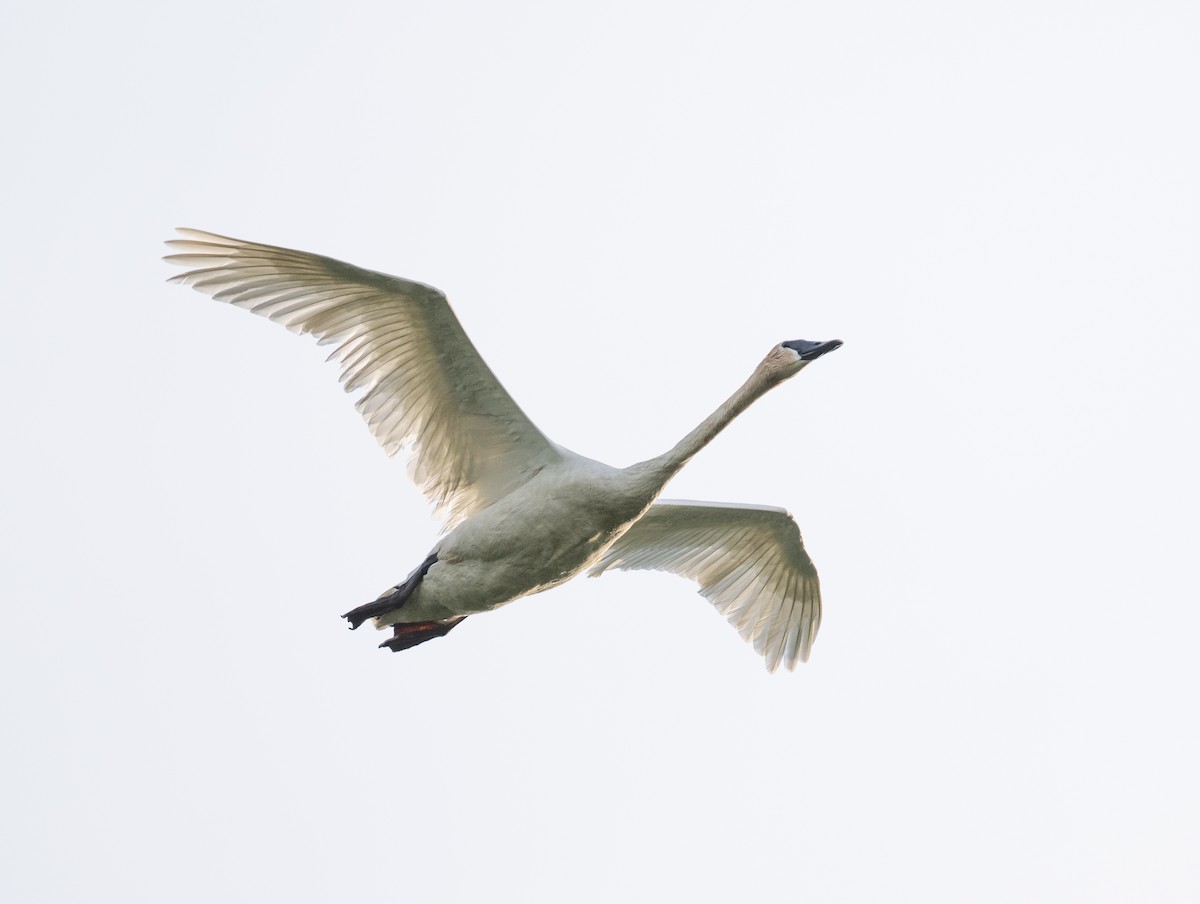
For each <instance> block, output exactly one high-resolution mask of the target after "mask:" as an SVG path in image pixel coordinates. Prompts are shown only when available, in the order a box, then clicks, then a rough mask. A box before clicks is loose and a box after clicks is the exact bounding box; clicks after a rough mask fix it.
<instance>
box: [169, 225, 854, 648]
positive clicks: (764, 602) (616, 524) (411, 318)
mask: <svg viewBox="0 0 1200 904" xmlns="http://www.w3.org/2000/svg"><path fill="white" fill-rule="evenodd" d="M178 232H179V233H180V234H181V235H182V236H183V238H179V239H173V240H170V241H168V242H167V245H169V246H171V248H172V249H174V250H175V251H176V253H173V254H170V255H167V257H166V258H165V260H167V261H169V262H170V263H172V264H177V265H180V266H184V267H187V268H189V269H188V270H187V272H185V273H181V274H179V275H177V276H175V277H172V281H173V282H180V283H185V284H187V285H191V286H192V287H193V288H195V289H197V290H199V291H201V292H204V293H205V294H208V295H211V296H212V297H213V298H215V299H216V300H218V301H224V302H228V303H230V304H233V305H237V306H238V307H240V308H245V309H246V310H248V311H251V312H253V313H255V314H259V315H261V316H263V317H268V318H270V319H271V320H274V321H276V322H277V323H282V324H283V325H284V326H285V327H287V328H288V329H289V330H291V331H292V332H295V333H310V334H312V335H313V336H316V337H317V339H318V340H319V343H320V344H321V345H333V346H334V351H333V354H332V355H330V360H333V359H337V361H338V362H339V363H340V364H341V367H342V376H341V379H342V381H343V382H344V383H345V384H346V391H347V392H354V391H355V390H360V389H361V390H365V392H364V393H363V395H362V397H361V398H360V399H359V400H358V403H357V408H358V410H359V411H360V412H361V413H362V415H363V417H364V418H365V419H366V421H367V426H368V427H369V428H370V430H371V432H372V433H373V434H374V435H375V438H376V439H377V440H378V441H379V443H380V445H382V446H383V447H384V449H385V450H386V452H387V453H388V455H393V454H395V453H396V452H397V451H398V450H400V449H402V448H405V447H407V448H408V451H409V455H410V462H409V473H410V474H411V476H412V478H413V480H415V481H416V483H417V485H418V486H419V487H420V488H421V491H422V492H423V493H424V494H425V495H426V497H428V498H429V500H430V501H431V502H432V503H433V505H434V506H435V508H436V509H437V510H438V511H440V512H442V513H444V514H445V516H446V520H447V525H446V530H447V533H445V535H444V536H443V537H442V538H441V539H440V540H439V541H438V542H437V543H436V544H435V545H434V547H433V550H432V551H431V552H430V553H429V555H428V556H427V557H426V558H425V560H424V561H423V562H422V563H421V564H420V565H419V566H418V567H417V568H416V569H415V570H414V571H413V572H412V573H411V574H410V575H409V576H408V578H407V579H406V580H405V581H403V582H402V583H400V584H398V585H396V586H395V587H391V588H389V589H388V590H387V591H385V592H384V593H383V594H382V595H381V596H380V597H379V598H378V599H377V600H375V601H374V602H371V603H368V604H366V605H364V606H359V607H358V608H357V609H353V610H351V611H350V612H347V613H346V615H345V616H344V617H345V618H347V619H349V621H350V626H351V628H357V627H358V626H359V625H360V624H362V623H363V622H364V621H366V620H367V619H369V618H373V619H374V620H375V624H376V626H377V627H379V628H386V627H391V628H392V630H393V636H392V637H391V638H389V639H388V640H387V641H386V642H385V643H383V644H381V645H380V646H382V647H388V648H390V649H392V650H394V651H398V650H404V649H407V648H409V647H412V646H416V645H417V644H419V643H423V642H424V641H426V640H430V639H432V638H434V637H441V636H443V635H445V634H446V633H448V632H449V631H450V629H451V628H453V627H454V626H455V625H457V624H458V623H459V622H461V621H462V620H463V619H464V618H466V617H467V616H468V615H473V614H475V613H477V612H487V611H489V610H491V609H496V608H499V607H500V606H503V605H504V604H505V603H510V602H512V601H513V600H515V599H518V598H520V597H523V596H528V595H529V594H531V593H537V592H539V591H542V590H547V589H549V588H550V587H556V586H558V585H559V584H562V583H564V582H566V581H568V580H570V579H571V578H573V577H575V575H577V574H579V573H580V572H582V571H584V570H587V569H590V572H591V574H592V575H598V574H600V573H602V572H604V571H606V570H607V569H609V568H627V569H655V570H659V571H669V572H672V573H673V574H678V575H681V576H683V577H688V578H692V579H693V580H695V581H697V582H698V583H699V585H700V593H701V594H702V595H703V596H704V597H706V598H707V599H708V600H709V601H710V602H711V603H712V604H713V605H714V606H716V608H717V609H718V611H720V612H721V614H723V615H724V616H725V617H726V618H728V619H729V621H730V623H731V624H733V626H734V627H736V628H737V629H738V631H739V632H740V633H741V635H742V637H744V638H745V639H746V640H748V641H750V642H752V643H753V644H754V648H755V649H756V650H757V651H758V652H759V653H761V654H762V655H763V656H764V657H765V658H766V664H767V668H768V669H770V670H772V671H774V670H775V669H776V668H777V667H778V666H779V665H780V663H783V664H784V665H786V666H787V667H788V668H790V669H794V668H795V667H796V663H797V662H798V661H800V660H807V659H808V654H809V650H810V649H811V648H812V643H813V639H814V638H815V637H816V635H817V628H818V626H819V625H820V621H821V592H820V585H819V583H818V580H817V572H816V569H815V568H814V567H813V563H812V560H811V559H810V558H809V557H808V554H807V553H806V552H805V551H804V544H803V541H802V540H801V538H800V531H799V529H798V528H797V527H796V523H795V522H794V521H793V520H792V518H791V516H790V515H789V514H788V513H787V512H786V511H784V510H783V509H780V508H768V507H765V506H756V505H721V504H718V503H714V502H684V501H666V500H659V501H657V502H656V501H655V499H656V498H657V496H658V494H659V493H660V492H661V491H662V488H663V487H664V486H665V485H666V483H667V481H668V480H670V479H671V477H673V476H674V475H675V473H676V472H677V471H678V470H679V469H680V468H682V467H683V466H684V464H686V463H687V462H688V461H689V460H690V459H691V457H692V456H693V455H695V454H696V453H697V452H699V451H700V450H701V449H702V448H703V447H704V446H705V445H706V444H707V443H708V442H709V441H711V440H712V438H713V437H715V436H716V435H717V434H718V433H719V432H720V431H721V430H722V429H724V427H725V426H726V425H727V424H728V423H729V422H730V421H732V420H733V419H734V418H735V417H736V416H737V415H738V414H740V413H741V412H742V411H744V410H745V409H746V408H747V407H748V406H749V405H750V403H752V402H753V401H754V400H755V399H757V398H758V397H759V396H761V395H762V394H763V393H765V392H766V391H767V390H769V389H771V388H773V387H775V386H777V385H779V384H780V383H782V382H783V381H784V380H786V379H788V378H789V377H792V376H794V375H795V374H796V373H798V372H799V371H800V369H801V368H803V367H804V366H806V365H807V364H808V363H809V362H810V361H813V360H814V359H816V358H817V357H819V356H821V355H823V354H825V353H826V352H829V351H832V350H833V349H835V348H837V347H838V346H840V345H841V344H842V343H841V342H840V341H839V340H832V341H829V342H807V341H804V340H800V339H798V340H795V341H792V342H783V343H780V344H779V345H776V346H775V347H774V348H772V349H771V351H770V352H769V353H768V354H767V356H766V358H764V359H763V360H762V362H761V363H760V364H759V365H758V367H757V368H756V369H755V371H754V373H753V374H751V376H750V379H749V380H747V381H746V383H745V384H744V385H743V386H742V387H741V388H740V389H738V391H737V392H735V393H734V394H733V395H732V396H731V397H730V398H729V400H728V401H726V402H725V404H723V405H722V406H721V407H720V408H718V409H717V410H716V411H714V412H713V413H712V414H711V415H709V416H708V417H707V418H706V419H705V420H704V421H703V422H702V423H701V424H700V425H699V426H698V427H696V429H694V430H693V431H692V432H691V433H689V434H688V435H687V436H685V437H684V438H683V439H681V440H680V441H679V442H678V443H677V444H676V445H675V447H674V448H672V449H671V450H670V451H668V452H666V453H664V454H663V455H659V456H658V457H656V458H651V459H648V460H646V461H643V462H639V463H638V464H635V465H631V466H629V467H628V468H613V467H610V466H609V465H606V464H602V463H601V462H598V461H593V460H592V459H590V458H584V457H583V456H581V455H577V454H575V453H574V452H571V451H570V450H569V449H564V448H563V447H562V446H559V445H556V444H555V443H553V442H551V441H550V440H548V439H547V438H546V437H545V436H544V435H543V434H542V432H541V431H540V430H538V428H537V427H535V426H534V425H533V423H532V422H531V421H530V420H529V419H528V418H527V417H526V416H525V414H524V412H522V411H521V409H520V408H518V407H517V405H516V403H515V402H514V401H513V400H512V398H511V397H510V396H509V394H508V393H507V392H506V391H505V390H504V387H503V386H501V385H500V383H499V381H498V380H497V379H496V377H495V376H494V375H493V374H492V372H491V370H489V369H488V366H487V365H486V364H485V363H484V362H483V359H482V358H481V357H480V356H479V353H478V352H477V351H476V350H475V347H474V346H473V345H472V344H471V341H470V340H469V339H468V338H467V334H466V333H465V332H463V328H462V327H461V326H460V325H459V322H458V319H457V318H456V317H455V316H454V313H453V312H452V311H451V310H450V305H449V304H448V303H447V301H446V296H445V295H443V294H442V293H441V292H439V291H438V290H437V289H434V288H432V287H430V286H426V285H422V284H421V283H417V282H412V281H410V280H407V279H399V278H397V277H395V276H388V275H386V274H384V273H376V272H375V271H373V270H364V269H361V268H359V267H355V266H352V265H351V264H346V263H343V262H341V261H337V260H334V259H332V258H328V257H322V256H320V255H316V254H308V253H305V252H302V251H292V250H289V249H287V248H276V247H274V246H272V245H259V244H256V243H254V242H243V241H240V240H238V239H231V238H227V237H225V236H219V235H213V234H211V233H208V232H201V231H198V230H195V229H179V230H178Z"/></svg>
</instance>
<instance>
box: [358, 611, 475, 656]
mask: <svg viewBox="0 0 1200 904" xmlns="http://www.w3.org/2000/svg"><path fill="white" fill-rule="evenodd" d="M464 618H466V616H465V615H460V616H458V618H446V619H443V620H442V621H425V622H409V623H408V624H403V623H402V624H398V625H392V633H393V634H394V636H393V637H391V638H389V639H388V640H385V641H384V642H383V643H381V644H380V645H379V648H380V649H381V650H382V649H383V648H384V647H387V648H388V649H389V650H391V651H392V652H393V653H399V652H400V651H401V650H407V649H408V648H409V647H415V646H416V645H417V644H419V643H425V641H427V640H433V639H434V638H435V637H445V636H446V635H447V634H449V633H450V629H451V628H453V627H454V626H455V625H457V624H458V623H459V622H460V621H462V620H463V619H464Z"/></svg>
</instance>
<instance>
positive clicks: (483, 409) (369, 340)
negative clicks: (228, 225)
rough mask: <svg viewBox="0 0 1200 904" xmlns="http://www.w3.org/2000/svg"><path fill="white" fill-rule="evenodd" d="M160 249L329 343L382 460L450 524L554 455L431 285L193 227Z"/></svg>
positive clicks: (213, 284)
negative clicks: (404, 474) (392, 462)
mask: <svg viewBox="0 0 1200 904" xmlns="http://www.w3.org/2000/svg"><path fill="white" fill-rule="evenodd" d="M177 231H178V232H179V233H180V234H181V235H182V236H184V238H180V239H174V240H171V241H168V242H167V245H169V246H171V248H173V249H175V251H176V252H177V253H174V254H170V255H167V257H166V258H165V260H167V261H169V262H170V263H172V264H177V265H180V266H184V267H188V268H190V269H188V270H187V272H185V273H181V274H179V275H178V276H175V277H172V280H171V281H172V282H180V283H185V284H187V285H190V286H192V287H193V288H195V289H197V290H199V291H201V292H204V293H205V294H207V295H211V296H212V297H213V298H215V299H216V300H217V301H224V302H228V303H229V304H233V305H237V306H238V307H239V308H245V309H246V310H248V311H251V312H252V313H255V314H258V315H260V316H262V317H267V318H269V319H271V320H274V321H275V322H276V323H281V324H283V325H284V326H286V327H287V328H288V329H289V330H291V331H292V332H294V333H310V334H312V335H313V336H315V337H316V338H317V339H318V341H319V344H320V345H334V346H335V348H334V351H333V354H332V355H330V356H329V360H331V361H332V360H334V359H336V360H337V361H338V362H339V363H340V364H341V366H342V376H341V379H342V382H344V383H345V384H346V391H347V392H354V391H356V390H360V389H362V390H366V391H365V393H364V394H363V396H362V397H361V398H360V399H359V400H358V402H357V403H356V406H355V407H357V408H358V410H359V412H360V413H361V414H362V416H363V417H364V418H365V419H366V421H367V426H368V427H369V428H370V430H371V433H373V434H374V436H375V438H376V439H377V440H378V441H379V444H380V445H381V446H383V448H384V450H385V451H386V452H387V454H388V455H394V454H395V453H396V452H397V451H398V450H400V449H402V448H404V447H408V449H409V452H410V456H411V457H410V460H409V474H410V476H411V477H412V478H413V480H414V481H415V482H416V484H417V486H419V487H420V488H421V491H422V492H423V493H424V494H425V496H426V497H427V498H428V499H429V500H430V502H432V503H433V504H434V507H435V508H436V509H437V510H438V511H439V512H441V513H444V514H445V515H446V519H447V526H449V525H452V524H454V523H456V522H458V521H460V520H462V519H463V518H465V517H467V516H469V515H472V514H474V513H475V512H477V511H479V510H481V509H483V508H486V507H487V506H488V505H490V504H491V503H493V502H495V501H496V500H497V499H500V498H501V497H503V496H505V495H506V494H508V493H510V492H511V491H512V490H514V489H515V488H517V487H518V486H520V485H521V484H523V483H524V482H525V481H526V480H528V479H529V478H530V477H532V476H533V475H534V474H536V473H537V472H538V471H539V470H540V469H541V468H542V467H544V466H545V465H546V464H549V463H551V462H554V461H557V460H559V458H560V455H559V452H558V451H557V449H556V447H555V446H554V445H553V444H552V443H551V442H550V441H549V440H548V439H546V437H545V436H544V435H543V434H542V432H541V431H540V430H538V429H537V427H535V426H534V425H533V424H532V422H530V420H529V419H528V418H527V417H526V416H525V414H524V412H522V411H521V409H520V408H518V407H517V405H516V403H515V402H514V401H513V400H512V397H511V396H509V394H508V393H507V392H506V391H505V389H504V387H503V386H501V385H500V381H498V380H497V379H496V377H495V376H494V375H493V374H492V372H491V370H489V369H488V366H487V365H486V364H485V363H484V362H483V359H482V358H481V357H480V356H479V352H477V351H476V350H475V346H473V345H472V344H471V340H470V339H468V338H467V334H466V333H465V332H463V328H462V326H460V325H459V322H458V318H456V317H455V316H454V312H453V311H451V310H450V305H449V304H448V303H447V301H446V296H445V295H443V294H442V293H441V292H439V291H438V290H437V289H434V288H432V287H430V286H425V285H422V284H421V283H417V282H411V281H410V280H407V279H399V278H397V277H395V276H388V275H387V274H384V273H376V272H374V271H373V270H364V269H361V268H359V267H355V266H352V265H351V264H346V263H342V262H341V261H337V260H334V259H333V258H328V257H322V256H320V255H316V254H307V253H305V252H303V251H292V250H289V249H287V248H276V247H274V246H272V245H259V244H256V243H253V242H243V241H240V240H238V239H231V238H227V237H225V236H220V235H213V234H211V233H208V232H200V231H198V230H195V229H179V230H177Z"/></svg>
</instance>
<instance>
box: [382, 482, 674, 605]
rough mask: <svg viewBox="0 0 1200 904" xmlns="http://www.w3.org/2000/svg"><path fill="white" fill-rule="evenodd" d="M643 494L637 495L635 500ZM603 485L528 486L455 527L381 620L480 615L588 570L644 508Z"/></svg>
mask: <svg viewBox="0 0 1200 904" xmlns="http://www.w3.org/2000/svg"><path fill="white" fill-rule="evenodd" d="M641 495H644V494H641ZM641 495H638V494H633V493H623V492H620V489H619V488H614V487H613V486H611V485H607V484H606V483H604V482H601V483H597V482H596V481H594V480H591V481H586V482H585V481H577V482H575V483H572V484H565V483H562V482H559V483H556V484H550V485H549V486H545V485H542V486H538V485H537V481H536V480H535V481H531V482H530V484H527V485H526V486H525V487H522V488H521V490H518V491H517V492H516V493H514V494H513V495H512V496H510V497H508V498H506V499H503V500H501V501H500V502H499V503H497V504H496V505H494V506H492V507H491V508H489V509H486V510H484V511H483V512H480V513H479V514H478V515H476V516H474V517H473V518H471V519H469V520H467V521H465V522H463V523H462V524H460V525H459V526H458V527H456V528H455V529H454V530H453V531H452V532H451V533H450V534H449V535H447V536H446V538H445V539H444V540H443V541H442V543H441V544H439V546H438V547H437V550H436V552H437V556H438V560H437V562H436V563H434V565H433V566H432V567H431V568H430V569H429V571H428V572H426V574H425V578H424V580H423V581H422V582H421V584H420V585H419V586H418V587H417V590H416V592H415V593H414V594H413V596H412V597H411V598H410V599H409V601H408V602H407V603H406V604H405V606H404V608H403V609H401V610H398V611H397V612H395V613H393V614H391V615H389V616H388V617H387V619H385V621H386V622H393V621H404V622H408V621H426V620H433V619H441V618H450V617H453V616H456V615H469V614H471V613H476V612H486V611H488V610H490V609H495V608H497V607H499V606H503V605H504V604H505V603H509V602H512V601H513V600H515V599H518V598H520V597H522V596H528V595H529V594H531V593H538V592H540V591H542V590H548V589H549V588H551V587H556V586H558V585H559V584H562V583H564V582H565V581H568V580H570V579H571V578H573V577H574V576H575V575H577V574H579V573H580V572H581V571H583V570H584V569H586V568H587V567H588V566H590V565H592V564H594V563H595V562H596V561H597V560H598V559H599V557H600V556H601V554H602V553H603V552H604V551H605V550H606V549H607V548H608V547H609V546H610V545H611V544H612V543H613V542H614V541H615V540H616V539H617V537H619V536H620V535H621V534H622V533H624V531H625V530H627V529H628V527H629V525H630V524H632V523H633V522H634V521H635V520H636V519H637V518H638V517H639V516H640V515H641V513H642V511H644V510H645V507H646V506H647V505H649V504H650V501H651V498H652V497H650V498H646V499H642V498H641Z"/></svg>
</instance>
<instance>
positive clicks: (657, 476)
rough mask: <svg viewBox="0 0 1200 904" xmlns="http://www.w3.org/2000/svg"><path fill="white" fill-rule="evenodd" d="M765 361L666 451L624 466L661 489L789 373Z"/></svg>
mask: <svg viewBox="0 0 1200 904" xmlns="http://www.w3.org/2000/svg"><path fill="white" fill-rule="evenodd" d="M769 362H770V359H769V358H768V359H767V360H766V361H763V363H762V364H760V365H759V366H758V367H757V369H755V371H754V373H753V374H751V375H750V379H748V380H747V381H746V382H745V383H743V384H742V386H741V388H739V389H738V391H737V392H735V393H734V394H733V395H731V396H730V397H729V398H728V399H727V400H726V401H725V404H723V405H722V406H721V407H720V408H718V409H717V410H716V411H714V412H713V413H712V414H710V415H709V416H708V417H706V418H705V419H704V420H703V421H701V422H700V423H699V424H698V425H697V426H696V428H695V429H694V430H692V431H691V432H690V433H689V434H688V435H687V436H685V437H684V438H683V439H681V440H680V441H679V442H677V443H676V444H675V445H674V446H673V447H672V448H671V449H670V450H669V451H668V452H665V453H663V454H662V455H659V456H656V457H655V458H651V459H647V460H646V461H642V462H638V463H637V464H635V465H631V466H630V467H629V469H628V470H629V471H632V472H634V473H636V474H638V475H640V476H644V477H645V478H646V479H648V480H653V481H656V482H657V483H658V489H661V488H662V487H663V486H664V485H665V484H666V483H667V481H668V480H670V479H671V478H672V477H674V476H675V474H676V473H677V472H678V471H679V469H680V468H682V467H683V466H684V465H685V464H687V463H688V462H689V461H691V459H692V456H694V455H695V454H696V453H697V452H699V451H700V450H701V449H703V448H704V447H705V446H707V445H708V444H709V443H710V442H712V440H713V438H714V437H715V436H716V435H717V434H718V433H720V432H721V431H722V430H724V429H725V428H726V427H727V426H728V425H729V422H730V421H732V420H733V419H734V418H735V417H737V416H738V415H739V414H741V413H742V412H743V411H745V410H746V409H747V408H749V407H750V405H751V404H752V403H753V402H754V400H755V399H757V398H758V397H759V396H761V395H762V394H763V393H765V392H766V391H767V390H769V389H771V388H773V387H775V386H777V385H779V383H781V382H782V381H783V380H784V379H786V377H787V376H791V374H786V375H785V374H780V373H779V371H778V370H777V369H775V368H772V367H770V366H769Z"/></svg>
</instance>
